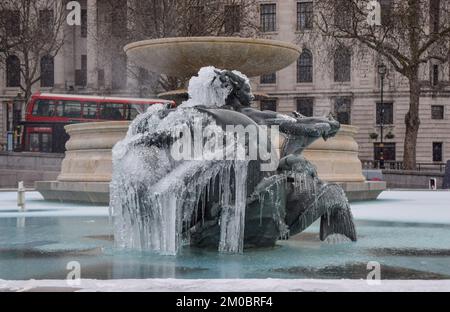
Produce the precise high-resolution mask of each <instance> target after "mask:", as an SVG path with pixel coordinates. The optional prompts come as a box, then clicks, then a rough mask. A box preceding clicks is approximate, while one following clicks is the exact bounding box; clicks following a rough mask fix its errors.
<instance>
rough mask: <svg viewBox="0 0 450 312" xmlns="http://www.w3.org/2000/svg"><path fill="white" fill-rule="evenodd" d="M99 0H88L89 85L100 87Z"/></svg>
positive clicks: (89, 87)
mask: <svg viewBox="0 0 450 312" xmlns="http://www.w3.org/2000/svg"><path fill="white" fill-rule="evenodd" d="M97 23H98V21H97V0H87V27H88V31H87V41H86V42H87V44H86V46H87V87H88V89H90V90H92V91H96V90H97V89H98V59H97V58H98V41H97V35H98V24H97Z"/></svg>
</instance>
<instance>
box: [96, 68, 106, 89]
mask: <svg viewBox="0 0 450 312" xmlns="http://www.w3.org/2000/svg"><path fill="white" fill-rule="evenodd" d="M97 84H98V86H99V87H104V86H105V70H104V69H99V70H98V71H97Z"/></svg>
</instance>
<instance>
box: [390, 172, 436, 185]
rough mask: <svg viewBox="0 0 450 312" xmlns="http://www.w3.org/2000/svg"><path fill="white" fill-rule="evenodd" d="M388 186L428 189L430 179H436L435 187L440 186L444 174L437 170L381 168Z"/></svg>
mask: <svg viewBox="0 0 450 312" xmlns="http://www.w3.org/2000/svg"><path fill="white" fill-rule="evenodd" d="M383 177H384V180H385V181H386V182H387V187H388V188H403V189H429V183H430V179H432V178H435V179H436V180H437V188H438V189H441V188H442V183H443V179H444V174H443V173H440V172H437V171H397V170H383Z"/></svg>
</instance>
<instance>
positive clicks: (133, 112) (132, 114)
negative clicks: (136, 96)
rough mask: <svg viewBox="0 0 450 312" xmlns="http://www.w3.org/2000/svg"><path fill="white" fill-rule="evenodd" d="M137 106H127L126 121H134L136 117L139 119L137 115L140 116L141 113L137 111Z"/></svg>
mask: <svg viewBox="0 0 450 312" xmlns="http://www.w3.org/2000/svg"><path fill="white" fill-rule="evenodd" d="M136 106H137V105H133V104H131V105H127V111H126V112H127V114H126V118H125V119H126V120H134V119H135V118H136V117H137V115H139V112H138V111H137V108H136Z"/></svg>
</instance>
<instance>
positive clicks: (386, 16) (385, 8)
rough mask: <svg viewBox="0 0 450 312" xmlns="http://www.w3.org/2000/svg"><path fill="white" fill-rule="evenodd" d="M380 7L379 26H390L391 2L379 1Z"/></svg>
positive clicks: (389, 0)
mask: <svg viewBox="0 0 450 312" xmlns="http://www.w3.org/2000/svg"><path fill="white" fill-rule="evenodd" d="M379 2H380V6H381V25H383V26H388V25H390V24H391V16H392V0H379Z"/></svg>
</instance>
